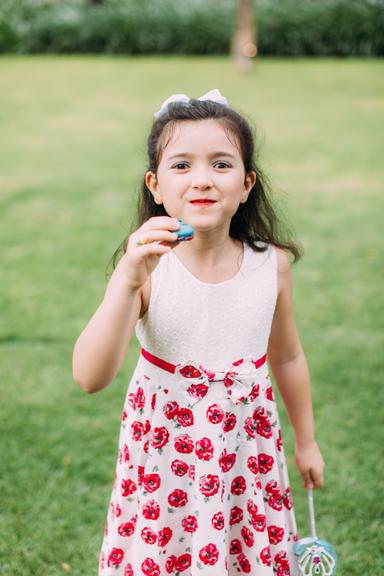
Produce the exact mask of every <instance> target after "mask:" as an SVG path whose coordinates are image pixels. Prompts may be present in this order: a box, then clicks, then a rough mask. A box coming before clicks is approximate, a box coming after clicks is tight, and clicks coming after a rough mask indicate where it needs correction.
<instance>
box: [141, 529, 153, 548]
mask: <svg viewBox="0 0 384 576" xmlns="http://www.w3.org/2000/svg"><path fill="white" fill-rule="evenodd" d="M141 539H142V540H143V542H145V543H146V544H155V542H156V541H157V534H156V532H154V531H153V530H151V528H148V527H147V526H146V527H145V528H143V529H142V531H141Z"/></svg>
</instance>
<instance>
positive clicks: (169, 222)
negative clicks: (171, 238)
mask: <svg viewBox="0 0 384 576" xmlns="http://www.w3.org/2000/svg"><path fill="white" fill-rule="evenodd" d="M177 228H180V222H179V221H178V220H177V218H171V216H153V217H152V218H149V219H148V220H147V221H146V222H144V224H143V225H142V226H141V227H140V228H139V230H140V231H141V230H164V229H168V230H176V229H177Z"/></svg>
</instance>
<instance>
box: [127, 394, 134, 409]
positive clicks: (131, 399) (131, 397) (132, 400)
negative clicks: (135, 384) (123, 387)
mask: <svg viewBox="0 0 384 576" xmlns="http://www.w3.org/2000/svg"><path fill="white" fill-rule="evenodd" d="M128 404H129V405H130V406H131V408H133V410H136V394H133V392H130V393H129V394H128Z"/></svg>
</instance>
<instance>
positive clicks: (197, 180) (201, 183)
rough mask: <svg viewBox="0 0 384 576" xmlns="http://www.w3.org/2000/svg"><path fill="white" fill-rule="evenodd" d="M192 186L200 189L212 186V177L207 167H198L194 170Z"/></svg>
mask: <svg viewBox="0 0 384 576" xmlns="http://www.w3.org/2000/svg"><path fill="white" fill-rule="evenodd" d="M192 187H193V188H196V189H198V190H206V189H207V188H211V187H212V178H211V175H210V173H209V170H208V169H207V168H198V169H196V170H194V171H193V175H192Z"/></svg>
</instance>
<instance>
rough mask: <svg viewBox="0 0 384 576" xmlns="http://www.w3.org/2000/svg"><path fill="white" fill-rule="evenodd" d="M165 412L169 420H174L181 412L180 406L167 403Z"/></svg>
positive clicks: (174, 403) (175, 403)
mask: <svg viewBox="0 0 384 576" xmlns="http://www.w3.org/2000/svg"><path fill="white" fill-rule="evenodd" d="M163 412H164V415H165V417H166V418H167V420H173V418H175V417H176V416H177V414H178V412H179V405H178V403H177V402H175V401H172V402H167V403H166V404H165V406H164V408H163Z"/></svg>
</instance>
